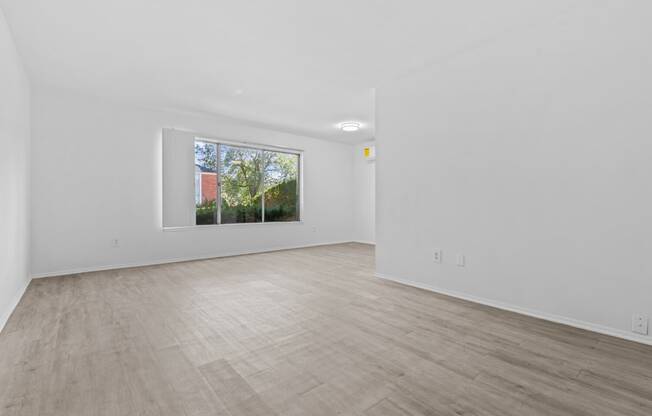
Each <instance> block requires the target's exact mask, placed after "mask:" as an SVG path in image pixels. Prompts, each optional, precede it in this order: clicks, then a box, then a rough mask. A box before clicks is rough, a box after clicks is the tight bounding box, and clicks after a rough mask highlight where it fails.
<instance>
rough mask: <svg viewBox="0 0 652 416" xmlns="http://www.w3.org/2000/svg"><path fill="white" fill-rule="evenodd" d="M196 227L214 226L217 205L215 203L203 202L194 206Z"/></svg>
mask: <svg viewBox="0 0 652 416" xmlns="http://www.w3.org/2000/svg"><path fill="white" fill-rule="evenodd" d="M195 212H196V216H197V225H206V224H215V219H216V216H217V204H216V203H215V201H214V200H213V201H207V200H205V201H203V202H202V203H201V204H197V205H196V211H195Z"/></svg>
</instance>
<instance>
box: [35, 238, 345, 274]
mask: <svg viewBox="0 0 652 416" xmlns="http://www.w3.org/2000/svg"><path fill="white" fill-rule="evenodd" d="M351 242H352V241H351V240H345V241H332V242H326V243H315V244H303V245H298V246H287V247H278V248H270V249H264V250H240V251H233V252H225V253H214V254H202V255H199V256H188V257H174V258H168V259H158V260H152V261H139V262H130V263H118V264H106V265H101V266H89V267H79V268H73V269H66V270H57V271H53V272H43V273H34V274H32V279H42V278H44V277H56V276H67V275H70V274H79V273H91V272H101V271H105V270H118V269H128V268H132V267H145V266H156V265H159V264H169V263H181V262H184V261H194V260H207V259H216V258H221V257H233V256H242V255H246V254H261V253H271V252H274V251H284V250H295V249H299V248H309V247H320V246H331V245H334V244H345V243H351Z"/></svg>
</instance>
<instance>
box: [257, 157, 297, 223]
mask: <svg viewBox="0 0 652 416" xmlns="http://www.w3.org/2000/svg"><path fill="white" fill-rule="evenodd" d="M264 169H265V175H264V182H265V209H264V210H265V222H279V221H298V220H299V180H298V178H299V155H297V154H292V153H282V152H270V151H265V152H264Z"/></svg>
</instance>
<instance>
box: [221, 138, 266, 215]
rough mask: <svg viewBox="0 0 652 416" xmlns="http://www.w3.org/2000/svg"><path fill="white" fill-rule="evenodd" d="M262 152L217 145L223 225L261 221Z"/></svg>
mask: <svg viewBox="0 0 652 416" xmlns="http://www.w3.org/2000/svg"><path fill="white" fill-rule="evenodd" d="M263 155H264V152H262V151H260V150H255V149H248V148H244V147H237V146H227V145H220V177H221V182H222V213H221V218H222V224H233V223H241V222H261V221H262V190H263V186H262V176H263V174H262V173H263V168H262V167H263Z"/></svg>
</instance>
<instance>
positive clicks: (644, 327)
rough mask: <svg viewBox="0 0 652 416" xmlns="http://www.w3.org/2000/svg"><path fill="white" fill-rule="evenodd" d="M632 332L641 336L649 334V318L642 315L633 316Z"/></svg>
mask: <svg viewBox="0 0 652 416" xmlns="http://www.w3.org/2000/svg"><path fill="white" fill-rule="evenodd" d="M632 332H635V333H637V334H641V335H647V333H648V317H647V316H645V315H642V314H638V313H635V314H634V315H632Z"/></svg>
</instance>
